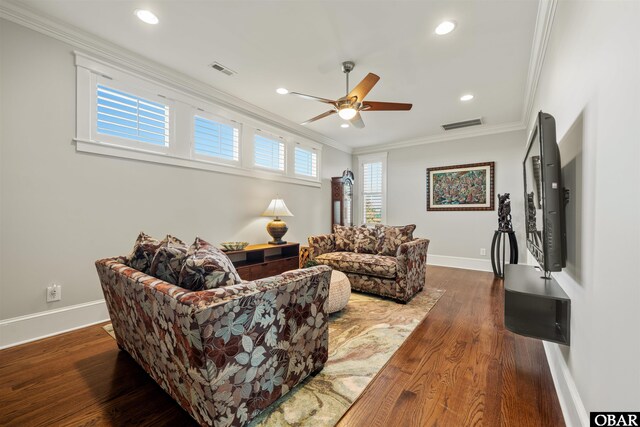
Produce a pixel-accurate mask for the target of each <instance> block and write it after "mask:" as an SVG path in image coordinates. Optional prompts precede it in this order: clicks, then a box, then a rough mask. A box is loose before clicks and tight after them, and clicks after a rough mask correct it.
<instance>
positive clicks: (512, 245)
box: [491, 193, 535, 277]
mask: <svg viewBox="0 0 640 427" xmlns="http://www.w3.org/2000/svg"><path fill="white" fill-rule="evenodd" d="M509 197H510V194H509V193H504V194H498V203H499V205H498V229H497V230H496V231H495V232H494V233H493V241H492V242H491V267H492V268H493V274H495V275H496V276H498V277H504V264H505V263H506V259H507V258H506V255H507V254H506V249H507V242H506V236H509V264H517V263H518V241H517V240H516V233H514V231H513V225H512V224H511V201H510V200H509ZM528 199H529V202H528V203H529V204H528V205H527V206H528V207H529V208H531V204H532V203H533V193H532V194H531V195H530V197H528ZM534 210H535V207H534ZM534 227H535V223H534ZM534 229H535V228H534ZM527 230H529V228H527Z"/></svg>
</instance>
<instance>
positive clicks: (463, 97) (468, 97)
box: [460, 93, 473, 101]
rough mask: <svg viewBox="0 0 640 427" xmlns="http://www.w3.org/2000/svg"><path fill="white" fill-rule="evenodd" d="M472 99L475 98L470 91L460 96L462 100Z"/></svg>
mask: <svg viewBox="0 0 640 427" xmlns="http://www.w3.org/2000/svg"><path fill="white" fill-rule="evenodd" d="M472 99H473V95H471V94H470V93H468V94H466V95H462V96H461V97H460V101H471V100H472Z"/></svg>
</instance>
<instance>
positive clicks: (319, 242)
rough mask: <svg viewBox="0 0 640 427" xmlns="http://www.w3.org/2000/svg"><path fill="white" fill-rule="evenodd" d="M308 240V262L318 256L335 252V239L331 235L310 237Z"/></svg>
mask: <svg viewBox="0 0 640 427" xmlns="http://www.w3.org/2000/svg"><path fill="white" fill-rule="evenodd" d="M308 240H309V260H310V261H312V260H314V259H315V257H317V256H319V255H322V254H326V253H329V252H335V250H336V237H335V236H334V235H333V234H321V235H319V236H310V237H309V239H308Z"/></svg>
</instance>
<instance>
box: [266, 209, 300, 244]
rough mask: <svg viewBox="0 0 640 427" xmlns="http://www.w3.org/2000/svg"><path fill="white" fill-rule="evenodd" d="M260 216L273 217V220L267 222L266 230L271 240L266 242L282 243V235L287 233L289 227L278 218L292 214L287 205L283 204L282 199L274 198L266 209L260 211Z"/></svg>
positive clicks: (283, 242)
mask: <svg viewBox="0 0 640 427" xmlns="http://www.w3.org/2000/svg"><path fill="white" fill-rule="evenodd" d="M262 216H272V217H275V218H274V220H273V221H271V222H270V223H269V224H267V232H268V233H269V235H270V236H271V237H273V240H271V241H270V242H268V243H269V244H270V245H284V244H285V243H287V242H285V241H284V240H282V237H283V236H284V235H285V234H286V233H287V231H288V230H289V228H288V227H287V223H286V222H284V221H283V220H281V219H280V217H281V216H293V214H292V213H291V211H290V210H289V209H287V205H285V204H284V200H282V199H278V198H275V199H273V200H271V203H269V206H267V209H266V210H265V211H264V212H262Z"/></svg>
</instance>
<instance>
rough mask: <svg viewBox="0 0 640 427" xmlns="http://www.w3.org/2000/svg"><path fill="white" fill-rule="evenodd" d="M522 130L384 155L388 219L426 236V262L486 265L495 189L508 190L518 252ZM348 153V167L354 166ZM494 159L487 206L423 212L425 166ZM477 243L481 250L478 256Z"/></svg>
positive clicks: (493, 222)
mask: <svg viewBox="0 0 640 427" xmlns="http://www.w3.org/2000/svg"><path fill="white" fill-rule="evenodd" d="M525 139H526V135H525V132H524V131H518V132H508V133H501V134H495V135H488V136H478V137H472V138H465V139H460V140H454V141H446V142H439V143H431V144H424V145H418V146H414V147H408V148H401V149H394V150H390V151H389V152H388V156H387V219H386V222H387V223H388V224H394V225H404V224H411V223H413V224H416V226H417V227H416V231H415V233H414V234H415V235H416V236H419V237H426V238H428V239H430V240H431V243H430V244H429V259H428V261H429V263H430V264H441V265H451V266H460V267H466V268H477V269H488V270H491V263H490V260H491V240H492V238H493V234H494V231H495V230H496V229H497V228H498V210H497V209H498V203H497V197H498V193H500V194H502V193H511V206H512V214H513V227H514V230H516V232H517V237H518V244H519V247H520V250H521V251H524V250H525V246H524V240H523V233H522V228H523V225H522V211H523V203H524V202H523V192H524V190H523V184H522V158H523V157H524V141H525ZM356 159H357V157H354V166H356V165H357V160H356ZM491 161H492V162H495V197H496V208H495V210H493V211H462V212H460V211H459V212H440V211H427V208H426V206H427V200H426V174H427V168H430V167H438V166H450V165H459V164H467V163H480V162H491ZM480 248H485V249H486V255H484V256H483V255H480Z"/></svg>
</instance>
